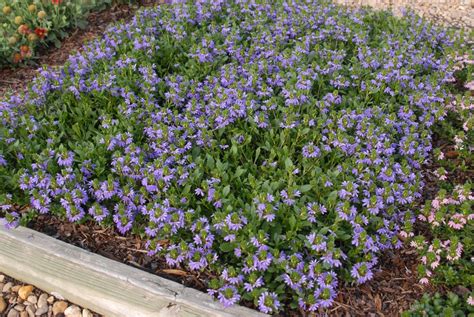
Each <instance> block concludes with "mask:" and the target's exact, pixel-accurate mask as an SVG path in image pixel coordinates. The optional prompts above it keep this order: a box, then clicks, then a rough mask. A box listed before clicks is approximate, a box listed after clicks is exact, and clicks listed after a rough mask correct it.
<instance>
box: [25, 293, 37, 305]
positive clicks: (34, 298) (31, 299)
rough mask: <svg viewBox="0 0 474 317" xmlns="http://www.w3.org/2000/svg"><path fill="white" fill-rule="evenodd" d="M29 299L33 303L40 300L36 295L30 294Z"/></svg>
mask: <svg viewBox="0 0 474 317" xmlns="http://www.w3.org/2000/svg"><path fill="white" fill-rule="evenodd" d="M27 301H28V302H30V303H32V304H36V303H37V302H38V298H37V297H36V296H35V295H30V296H28V298H27Z"/></svg>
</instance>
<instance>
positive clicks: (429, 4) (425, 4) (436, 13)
mask: <svg viewBox="0 0 474 317" xmlns="http://www.w3.org/2000/svg"><path fill="white" fill-rule="evenodd" d="M334 2H336V3H339V4H344V5H349V6H361V5H367V6H371V7H373V8H376V9H391V10H393V12H394V13H395V14H400V13H401V12H402V10H403V9H404V8H411V9H413V10H414V11H415V12H416V13H418V14H419V15H421V16H423V17H425V18H427V19H430V20H432V21H433V22H435V23H437V24H443V25H446V26H452V27H462V28H466V29H471V30H472V29H473V28H474V0H334Z"/></svg>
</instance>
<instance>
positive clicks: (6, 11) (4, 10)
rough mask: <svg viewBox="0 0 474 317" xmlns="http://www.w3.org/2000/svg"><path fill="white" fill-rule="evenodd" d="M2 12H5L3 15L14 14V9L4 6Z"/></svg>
mask: <svg viewBox="0 0 474 317" xmlns="http://www.w3.org/2000/svg"><path fill="white" fill-rule="evenodd" d="M2 11H3V14H5V15H7V14H10V13H11V12H12V8H11V7H9V6H4V7H3V9H2Z"/></svg>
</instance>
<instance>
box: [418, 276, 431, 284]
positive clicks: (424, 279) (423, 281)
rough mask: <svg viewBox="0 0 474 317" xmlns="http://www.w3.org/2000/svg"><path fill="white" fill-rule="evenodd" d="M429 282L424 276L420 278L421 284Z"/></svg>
mask: <svg viewBox="0 0 474 317" xmlns="http://www.w3.org/2000/svg"><path fill="white" fill-rule="evenodd" d="M428 283H429V281H428V279H427V278H426V277H423V278H422V279H421V280H420V284H423V285H426V284H428Z"/></svg>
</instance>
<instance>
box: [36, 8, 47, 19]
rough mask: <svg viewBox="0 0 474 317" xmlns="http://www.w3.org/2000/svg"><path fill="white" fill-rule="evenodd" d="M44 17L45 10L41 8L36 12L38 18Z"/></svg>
mask: <svg viewBox="0 0 474 317" xmlns="http://www.w3.org/2000/svg"><path fill="white" fill-rule="evenodd" d="M45 17H46V12H44V11H43V10H41V11H40V12H38V18H40V19H44V18H45Z"/></svg>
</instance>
